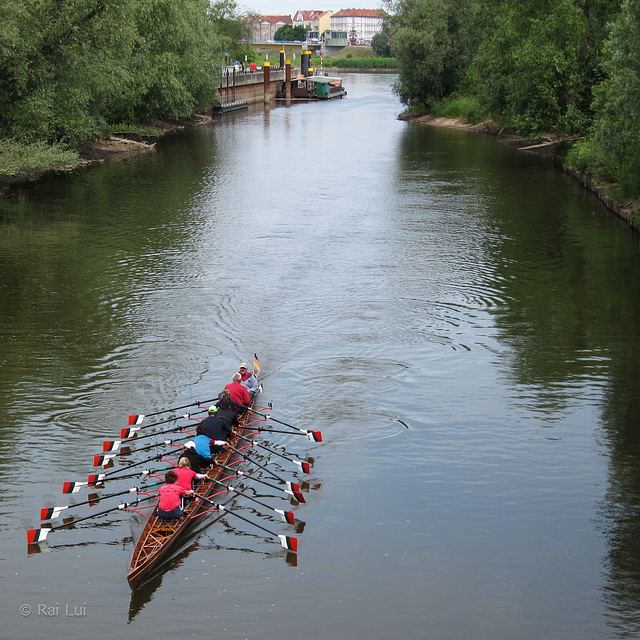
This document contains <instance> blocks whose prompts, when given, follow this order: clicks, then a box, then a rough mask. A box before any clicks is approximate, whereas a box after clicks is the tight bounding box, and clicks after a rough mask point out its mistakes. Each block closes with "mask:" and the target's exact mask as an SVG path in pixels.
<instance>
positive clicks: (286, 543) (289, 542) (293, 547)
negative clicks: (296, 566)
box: [195, 493, 298, 553]
mask: <svg viewBox="0 0 640 640" xmlns="http://www.w3.org/2000/svg"><path fill="white" fill-rule="evenodd" d="M195 495H196V497H197V498H200V499H202V500H204V501H205V502H209V503H210V504H212V505H213V506H214V507H215V508H216V509H217V510H218V511H223V512H225V513H230V514H231V515H234V516H236V518H240V520H244V521H245V522H248V523H249V524H252V525H253V526H254V527H258V529H262V530H263V531H266V532H267V533H268V534H269V535H272V536H275V537H276V538H279V539H280V544H281V545H282V546H283V547H284V548H285V549H286V550H287V551H293V552H294V553H295V552H296V551H297V550H298V538H294V537H293V536H284V535H281V534H279V533H275V532H274V531H271V530H270V529H267V528H266V527H263V526H262V525H261V524H258V523H257V522H253V521H252V520H249V518H245V517H244V516H241V515H240V514H239V513H236V512H235V510H233V509H229V508H227V507H226V506H225V505H223V504H217V503H215V502H214V501H213V500H209V498H205V497H204V496H201V495H200V494H199V493H196V494H195Z"/></svg>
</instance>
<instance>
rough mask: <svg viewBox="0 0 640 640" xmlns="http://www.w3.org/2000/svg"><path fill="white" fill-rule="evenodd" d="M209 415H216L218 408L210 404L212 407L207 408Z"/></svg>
mask: <svg viewBox="0 0 640 640" xmlns="http://www.w3.org/2000/svg"><path fill="white" fill-rule="evenodd" d="M209 413H218V407H216V405H215V404H212V405H211V406H210V407H209Z"/></svg>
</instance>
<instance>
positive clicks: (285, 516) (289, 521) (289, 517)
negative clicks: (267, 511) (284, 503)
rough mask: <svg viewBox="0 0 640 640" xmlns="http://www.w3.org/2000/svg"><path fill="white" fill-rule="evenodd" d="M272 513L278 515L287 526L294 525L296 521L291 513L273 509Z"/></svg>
mask: <svg viewBox="0 0 640 640" xmlns="http://www.w3.org/2000/svg"><path fill="white" fill-rule="evenodd" d="M274 511H275V512H276V513H279V514H280V517H281V518H282V519H283V520H284V521H285V522H286V523H287V524H295V523H296V519H295V518H294V517H293V511H283V510H282V509H274Z"/></svg>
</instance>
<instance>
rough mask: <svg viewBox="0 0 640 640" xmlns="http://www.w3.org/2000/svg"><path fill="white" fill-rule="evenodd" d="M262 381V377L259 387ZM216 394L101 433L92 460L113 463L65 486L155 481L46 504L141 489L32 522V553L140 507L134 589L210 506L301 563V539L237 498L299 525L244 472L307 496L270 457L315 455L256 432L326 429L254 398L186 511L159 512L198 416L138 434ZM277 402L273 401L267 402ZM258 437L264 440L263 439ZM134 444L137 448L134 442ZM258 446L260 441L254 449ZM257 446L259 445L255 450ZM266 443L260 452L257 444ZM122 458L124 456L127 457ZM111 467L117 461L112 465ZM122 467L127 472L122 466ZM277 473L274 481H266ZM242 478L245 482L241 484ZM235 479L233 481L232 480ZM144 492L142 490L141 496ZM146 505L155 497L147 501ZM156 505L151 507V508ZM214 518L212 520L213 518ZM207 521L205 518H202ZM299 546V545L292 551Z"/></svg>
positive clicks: (45, 513) (47, 510)
mask: <svg viewBox="0 0 640 640" xmlns="http://www.w3.org/2000/svg"><path fill="white" fill-rule="evenodd" d="M253 370H254V373H256V374H258V373H259V372H260V364H259V362H258V358H257V356H255V354H254V367H253ZM261 389H262V385H260V390H261ZM212 402H214V399H212V400H208V401H205V402H199V401H196V402H193V403H190V404H184V405H182V406H179V407H173V408H171V409H163V410H161V411H155V412H154V413H149V414H146V415H130V416H129V425H130V427H129V428H123V429H121V432H120V439H119V440H105V441H103V454H101V455H96V456H94V460H93V466H94V467H98V466H103V467H109V468H110V470H109V471H106V470H105V471H104V472H102V473H94V474H91V475H89V477H88V478H87V481H86V482H85V481H69V482H64V484H63V489H62V492H63V493H64V494H75V493H77V492H78V491H80V490H81V489H82V488H83V487H89V488H95V489H96V490H98V491H101V490H102V488H103V487H104V484H105V483H109V484H111V482H121V481H122V480H124V479H128V478H134V477H135V478H140V477H141V478H147V479H151V478H157V481H154V482H151V483H149V482H143V483H142V484H141V485H139V486H134V487H129V488H127V489H124V490H123V489H121V488H120V489H118V490H117V491H114V492H111V493H107V494H102V493H101V492H100V493H95V494H91V495H90V496H89V497H88V499H87V500H82V501H80V502H75V503H73V504H68V505H62V506H46V507H43V508H42V509H41V510H40V519H41V520H43V521H44V520H55V519H56V518H58V517H60V516H61V514H66V513H68V512H67V510H68V509H73V510H75V509H79V508H84V509H85V510H86V509H87V508H89V509H90V508H91V507H93V506H94V505H95V504H98V503H100V502H101V501H103V500H107V499H111V498H115V497H118V496H122V495H125V494H127V495H132V494H135V495H136V498H135V500H134V501H131V502H123V503H120V504H118V505H117V506H114V507H111V508H109V509H105V510H102V511H98V512H95V513H89V514H88V515H83V516H81V517H69V518H66V519H65V521H64V522H63V523H62V524H59V525H54V526H51V524H46V525H41V526H40V528H34V529H29V530H27V543H28V545H29V546H28V551H29V553H32V552H33V553H36V552H37V551H39V549H40V547H39V545H40V544H41V543H45V541H46V538H47V535H48V534H50V533H52V532H54V531H59V530H61V529H65V528H70V527H75V526H76V525H78V524H79V523H81V522H84V521H86V520H89V519H90V518H96V517H101V516H103V515H106V514H109V513H114V512H123V511H128V512H134V513H138V514H140V515H142V516H144V517H145V518H147V521H146V523H145V525H144V528H143V530H142V533H141V535H140V536H139V538H138V540H137V543H136V545H135V549H134V551H133V555H132V557H131V562H130V565H129V570H128V576H127V578H128V582H129V585H130V587H131V589H132V590H133V591H135V590H136V589H137V588H138V587H139V586H140V585H142V584H143V583H144V582H146V581H147V580H148V579H150V578H151V577H152V574H153V573H155V572H156V570H159V568H160V566H161V565H162V564H163V563H164V562H165V561H166V560H168V559H170V558H171V557H172V555H173V554H172V552H174V551H176V550H177V547H178V545H179V544H181V543H184V542H185V537H186V536H185V535H184V534H186V530H187V529H188V528H190V527H191V525H192V524H193V523H194V521H196V519H200V518H205V517H206V514H207V513H214V514H215V515H216V518H215V519H219V518H221V517H223V516H226V515H232V516H233V517H237V518H239V519H240V520H243V521H245V522H247V523H248V524H251V525H252V526H254V527H257V528H259V529H261V530H263V531H264V532H266V533H268V534H269V535H270V536H271V537H273V538H279V540H280V544H281V546H282V547H283V548H284V549H286V550H287V552H288V553H287V563H288V564H294V563H295V552H297V545H298V541H297V538H295V537H293V536H289V535H286V534H282V533H278V532H276V531H272V530H271V529H269V528H267V527H265V526H263V525H262V524H260V523H259V522H256V521H255V520H253V519H249V518H247V517H245V516H244V515H241V513H239V511H242V505H241V504H236V498H238V497H240V496H241V497H242V501H244V500H250V501H253V502H254V503H256V504H258V505H260V506H261V507H263V508H265V509H268V510H270V511H272V512H275V513H277V514H278V515H279V516H280V518H281V519H282V520H283V521H284V522H286V523H287V524H288V525H295V524H296V522H295V517H294V513H293V511H285V510H282V509H278V508H275V507H273V506H271V505H269V504H266V503H265V502H263V501H261V500H259V499H258V498H257V497H256V495H255V492H253V491H251V490H250V489H247V491H245V490H244V489H243V485H244V481H245V480H252V481H255V482H259V483H260V484H262V485H264V486H267V487H269V488H271V489H273V490H274V491H276V492H279V491H282V492H283V493H284V494H285V495H286V499H287V500H288V501H289V502H290V503H292V504H293V505H294V506H295V505H299V504H302V503H304V502H305V498H304V496H303V495H302V488H301V485H300V484H299V483H297V482H289V481H288V480H286V479H285V478H283V477H281V476H280V475H279V474H277V473H275V472H274V471H273V470H272V469H271V468H269V466H267V465H268V461H269V458H270V456H271V455H276V456H278V457H279V458H281V459H283V460H286V461H288V462H289V463H293V464H295V465H296V466H297V467H298V469H299V471H300V473H304V474H310V473H311V470H310V469H311V466H312V465H313V461H312V460H306V461H305V460H300V459H298V458H296V457H295V456H292V454H289V455H286V453H284V452H283V449H282V448H280V447H273V446H269V445H268V444H267V443H265V442H263V441H262V438H257V437H255V436H256V435H257V434H258V433H259V432H267V433H269V434H270V435H271V434H277V433H287V434H291V433H292V432H293V433H297V434H298V435H303V436H306V437H307V439H308V440H310V441H311V442H322V434H321V433H320V431H313V430H310V429H302V428H300V427H296V426H294V425H292V424H288V423H286V422H283V421H281V420H278V419H276V418H273V417H272V416H271V415H270V414H268V413H264V412H263V411H264V408H260V407H257V408H256V407H255V403H254V399H252V401H251V402H250V404H249V405H248V406H247V407H245V411H244V413H243V414H242V415H241V416H239V423H238V426H237V427H236V428H235V429H234V431H233V433H232V434H231V435H230V437H229V438H228V439H227V441H226V442H225V444H224V446H223V448H222V449H221V450H220V451H219V452H218V453H217V455H216V456H215V458H214V460H215V462H214V464H213V465H212V466H210V467H209V468H208V469H205V470H203V472H204V473H205V477H204V479H202V480H201V481H200V482H199V483H198V484H197V486H196V487H195V496H194V499H193V500H192V501H187V502H186V505H185V515H183V516H181V517H180V518H179V519H177V520H163V519H161V518H160V517H158V516H157V504H154V503H153V501H157V498H158V496H157V490H156V489H152V487H157V486H158V485H161V484H163V482H162V480H161V478H160V477H159V474H160V473H161V472H163V471H167V470H168V469H170V468H173V467H175V465H176V462H177V458H178V456H176V455H175V454H176V447H179V446H180V445H177V444H176V443H178V442H182V441H184V440H189V439H191V438H192V437H193V435H192V431H193V429H192V424H191V425H189V424H182V423H180V422H179V423H178V424H177V425H176V426H172V427H170V428H168V429H167V428H165V427H164V426H163V427H162V428H161V430H159V431H158V430H154V431H151V430H149V433H145V434H144V435H138V434H137V432H138V431H140V430H142V429H146V428H155V427H158V426H161V425H165V426H166V425H167V424H168V423H176V422H177V421H181V420H198V418H194V417H193V416H195V415H197V414H202V413H205V412H207V405H208V404H210V403H212ZM196 406H197V407H198V410H197V411H195V412H194V413H187V414H183V415H177V416H176V415H175V414H176V413H177V412H179V411H180V410H182V409H186V408H190V407H196ZM270 408H271V404H270V403H269V409H270ZM168 413H171V414H173V416H172V417H169V418H162V419H160V420H158V421H155V422H152V423H148V424H146V425H144V426H131V425H141V424H142V422H143V421H144V420H145V418H152V417H153V418H156V417H159V416H161V415H162V414H168ZM267 421H271V422H275V423H278V424H280V425H282V426H284V427H287V429H286V430H284V431H283V430H279V429H275V428H274V427H273V426H272V425H271V424H266V422H267ZM258 422H259V423H264V424H263V426H258V425H257V424H256V423H258ZM175 432H180V433H181V434H186V435H181V436H180V437H178V438H174V439H167V438H166V435H167V434H171V433H175ZM158 436H164V438H163V439H160V440H156V438H157V437H158ZM144 438H153V439H154V440H156V441H155V442H152V443H151V444H148V445H146V444H145V445H143V446H140V444H141V441H142V440H143V439H144ZM259 440H260V441H259ZM162 445H170V447H171V448H170V449H169V450H167V451H165V452H163V453H160V454H157V455H154V456H152V457H150V458H144V459H137V460H136V461H134V462H130V463H128V464H126V463H125V464H121V465H119V466H117V467H116V466H115V465H114V464H113V459H114V458H116V457H117V456H128V455H129V454H130V453H137V454H140V453H142V452H143V451H149V450H150V449H152V448H155V447H158V446H162ZM131 447H133V449H134V450H133V451H132V449H131ZM254 447H255V449H254ZM249 449H253V451H249ZM258 449H259V450H260V453H258V451H257V450H258ZM158 461H163V462H165V463H169V465H170V466H169V467H166V466H165V467H164V468H160V469H156V470H155V471H152V470H151V469H149V468H146V469H143V470H140V468H141V465H149V464H150V463H151V464H153V463H154V462H158ZM123 462H124V460H123ZM245 462H246V463H247V464H249V465H250V466H251V472H250V473H247V472H246V471H245V470H243V468H242V467H244V466H245V465H244V463H245ZM111 467H113V468H111ZM253 467H257V468H258V469H259V471H256V470H255V469H254V468H253ZM122 472H124V474H123V473H122ZM263 473H266V474H268V475H269V476H271V478H275V479H276V480H277V484H274V482H273V480H271V478H268V479H265V477H263ZM268 480H271V481H268ZM238 481H239V482H240V486H237V485H238ZM230 482H233V485H232V484H226V483H230ZM141 496H143V497H141ZM141 503H146V505H145V506H142V507H141V506H140V504H141ZM147 505H152V506H150V507H148V506H147ZM149 512H151V515H148V513H149ZM211 520H213V518H212V519H210V520H209V522H207V524H209V523H210V521H211ZM199 521H202V520H199ZM291 552H293V553H291Z"/></svg>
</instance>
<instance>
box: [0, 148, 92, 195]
mask: <svg viewBox="0 0 640 640" xmlns="http://www.w3.org/2000/svg"><path fill="white" fill-rule="evenodd" d="M81 164H82V160H81V158H80V154H79V153H78V152H77V151H73V150H71V149H68V148H67V147H65V146H64V145H62V144H53V145H49V144H46V143H45V142H34V143H32V144H24V143H20V142H17V141H15V140H12V139H5V140H0V188H2V187H4V186H7V185H9V184H12V183H13V182H19V181H26V180H33V179H35V178H37V177H39V176H41V175H42V174H43V173H46V172H48V171H69V170H71V169H74V168H75V167H77V166H79V165H81Z"/></svg>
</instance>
